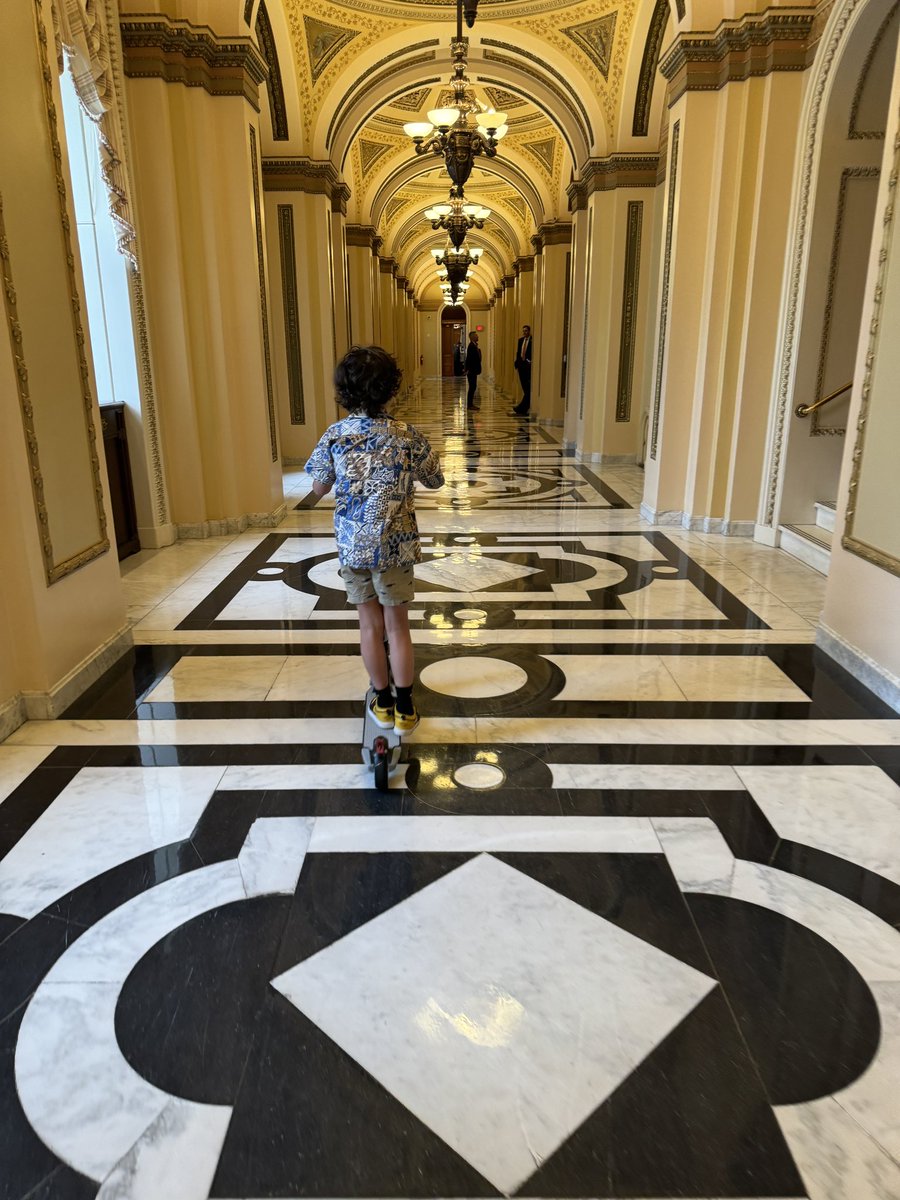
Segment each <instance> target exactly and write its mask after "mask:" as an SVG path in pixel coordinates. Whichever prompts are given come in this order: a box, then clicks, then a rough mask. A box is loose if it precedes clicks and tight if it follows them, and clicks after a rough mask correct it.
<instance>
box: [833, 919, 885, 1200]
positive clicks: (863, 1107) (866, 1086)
mask: <svg viewBox="0 0 900 1200" xmlns="http://www.w3.org/2000/svg"><path fill="white" fill-rule="evenodd" d="M894 932H895V933H897V931H896V930H895V931H894ZM897 938H898V941H900V933H897ZM869 987H870V988H871V989H872V995H873V996H874V997H875V1003H876V1004H877V1005H878V1016H879V1018H880V1020H881V1040H880V1042H879V1045H878V1051H877V1053H876V1055H875V1058H874V1059H873V1061H872V1062H871V1064H870V1065H869V1067H868V1069H867V1070H866V1071H864V1072H863V1074H862V1075H861V1076H860V1077H859V1079H857V1080H856V1081H855V1082H854V1083H851V1084H850V1086H849V1087H847V1088H844V1089H843V1091H840V1092H837V1093H835V1097H834V1098H835V1100H836V1101H837V1102H838V1104H839V1105H840V1106H841V1108H843V1109H844V1110H845V1111H846V1112H848V1113H849V1114H850V1116H851V1117H853V1119H854V1120H855V1121H856V1122H857V1124H858V1125H860V1126H861V1127H862V1128H863V1129H864V1130H865V1131H866V1133H868V1134H869V1135H870V1136H871V1137H873V1138H874V1139H875V1141H876V1142H878V1144H879V1145H880V1146H883V1147H884V1149H885V1150H886V1151H887V1152H888V1154H890V1155H891V1156H892V1158H893V1159H894V1160H895V1162H896V1163H897V1164H898V1166H900V1104H898V1102H897V1081H898V1080H900V983H898V982H891V983H887V982H881V981H874V982H872V981H870V982H869ZM897 1194H898V1196H900V1192H898V1193H897Z"/></svg>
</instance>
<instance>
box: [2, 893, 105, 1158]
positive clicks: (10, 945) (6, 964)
mask: <svg viewBox="0 0 900 1200" xmlns="http://www.w3.org/2000/svg"><path fill="white" fill-rule="evenodd" d="M10 919H11V918H8V917H7V918H5V920H6V921H9V920H10ZM14 919H15V920H17V921H18V922H19V924H18V927H17V928H15V929H14V930H12V931H10V930H9V929H8V928H7V936H6V938H5V940H4V941H3V942H2V943H0V980H2V981H3V986H2V987H0V1021H5V1020H6V1019H7V1018H9V1016H10V1014H11V1013H14V1012H16V1010H17V1009H18V1008H20V1006H22V1005H24V1003H25V1001H26V1000H28V999H30V997H31V996H32V995H33V994H34V991H35V989H36V988H37V986H38V984H39V983H40V981H41V980H42V979H43V978H44V976H45V975H46V974H47V972H48V971H49V970H50V968H51V967H52V966H53V964H54V963H55V962H56V960H57V959H58V958H59V956H60V955H61V954H63V953H64V952H65V950H67V949H68V947H69V946H70V945H71V944H72V942H74V941H75V940H76V939H77V938H78V937H79V935H80V934H81V933H83V932H84V930H83V929H82V928H80V927H78V926H76V925H71V924H69V923H68V922H66V921H64V920H60V919H59V918H57V917H53V916H49V915H44V914H41V915H40V916H37V917H32V919H31V920H30V921H22V920H21V918H14ZM2 1128H3V1127H2V1125H0V1137H2Z"/></svg>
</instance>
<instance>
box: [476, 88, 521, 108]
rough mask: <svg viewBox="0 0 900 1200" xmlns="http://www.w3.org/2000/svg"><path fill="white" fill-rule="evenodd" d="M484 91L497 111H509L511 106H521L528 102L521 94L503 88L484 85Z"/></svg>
mask: <svg viewBox="0 0 900 1200" xmlns="http://www.w3.org/2000/svg"><path fill="white" fill-rule="evenodd" d="M484 92H485V95H486V96H487V98H488V99H489V100H490V102H491V104H492V105H493V106H494V108H495V109H496V110H497V112H509V110H510V109H512V108H523V107H524V106H525V105H526V104H527V103H528V101H527V100H523V99H522V97H521V96H517V95H515V93H514V92H507V91H506V90H505V89H504V88H498V87H486V88H485V89H484Z"/></svg>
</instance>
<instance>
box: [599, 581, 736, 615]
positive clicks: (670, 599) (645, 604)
mask: <svg viewBox="0 0 900 1200" xmlns="http://www.w3.org/2000/svg"><path fill="white" fill-rule="evenodd" d="M620 599H621V601H622V603H623V604H624V605H625V608H626V609H627V610H628V612H629V613H631V615H632V617H636V618H637V619H639V620H645V621H647V620H653V621H668V620H678V621H681V620H696V619H698V618H701V619H703V620H709V621H716V620H718V621H723V620H724V619H725V614H724V613H723V612H722V611H721V610H720V609H718V608H716V606H715V604H713V603H712V601H711V600H707V598H706V597H705V596H704V595H703V593H702V592H701V591H700V590H699V589H698V588H696V587H695V586H694V584H692V583H691V582H690V581H689V580H687V579H655V580H654V581H653V583H651V584H650V585H649V586H648V587H645V588H641V590H640V591H637V592H628V593H626V594H625V595H624V596H621V597H620Z"/></svg>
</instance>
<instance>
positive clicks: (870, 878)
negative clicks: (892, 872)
mask: <svg viewBox="0 0 900 1200" xmlns="http://www.w3.org/2000/svg"><path fill="white" fill-rule="evenodd" d="M772 866H773V867H777V868H778V869H779V870H780V871H790V872H791V873H792V874H794V875H802V876H803V878H804V879H811V880H812V881H813V883H819V884H821V885H822V887H827V888H828V889H829V890H830V891H832V892H837V893H838V895H840V896H846V897H847V899H848V900H852V901H853V903H854V904H858V905H860V907H861V908H867V909H868V910H869V912H871V913H874V914H875V916H877V917H880V918H881V919H882V921H886V922H887V924H888V925H894V926H896V927H897V928H900V886H898V885H897V884H896V883H894V882H893V881H892V880H890V879H885V877H884V876H883V875H878V874H876V873H875V872H874V871H868V870H866V868H865V867H860V866H857V864H856V863H853V862H848V861H847V859H845V858H839V857H838V856H837V855H835V854H828V853H826V851H824V850H816V849H814V848H813V847H812V846H803V845H801V844H800V843H799V842H790V841H779V843H778V846H777V847H776V850H775V853H774V855H773V857H772Z"/></svg>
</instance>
